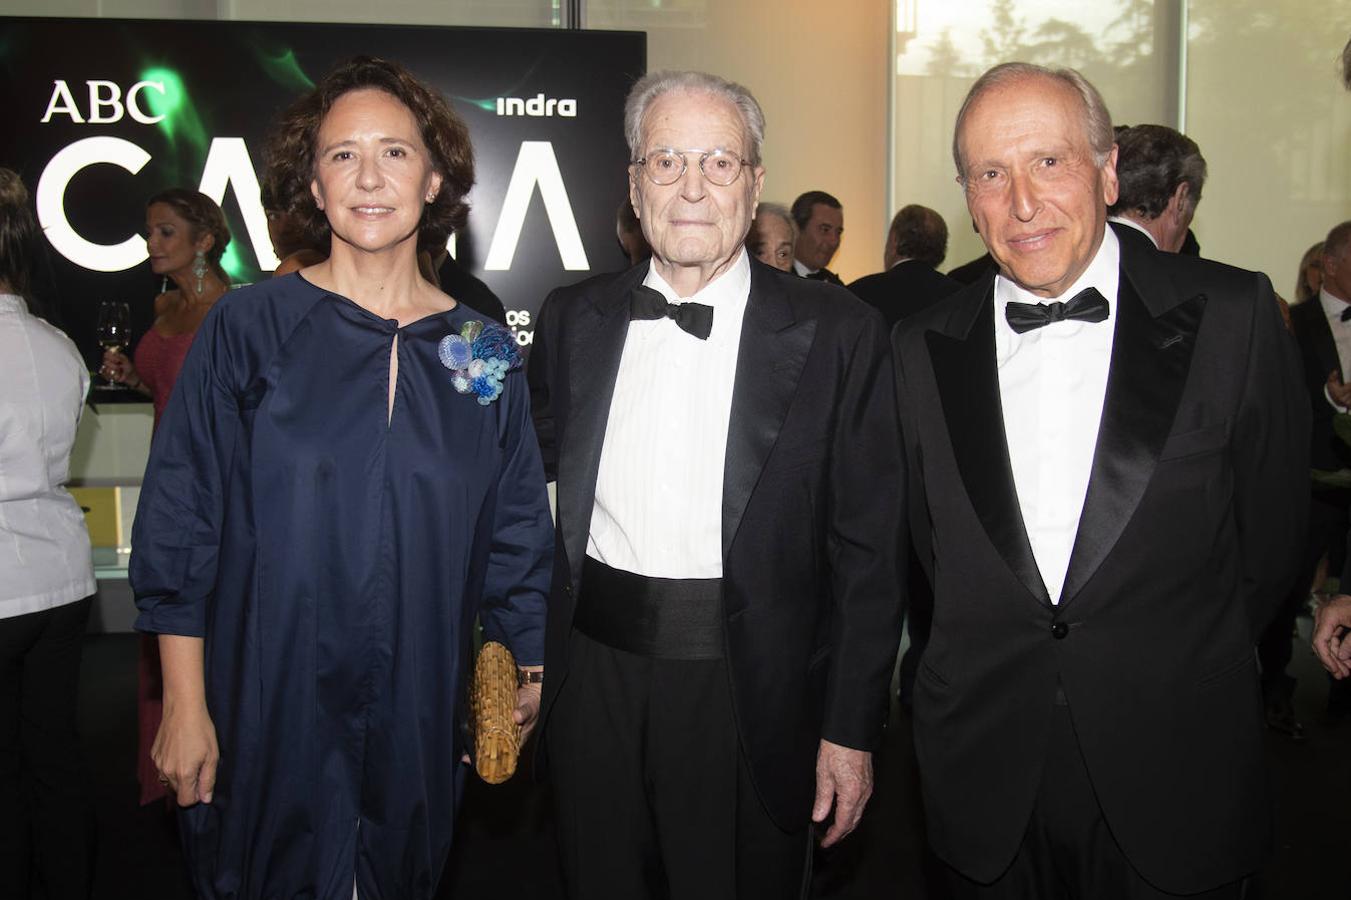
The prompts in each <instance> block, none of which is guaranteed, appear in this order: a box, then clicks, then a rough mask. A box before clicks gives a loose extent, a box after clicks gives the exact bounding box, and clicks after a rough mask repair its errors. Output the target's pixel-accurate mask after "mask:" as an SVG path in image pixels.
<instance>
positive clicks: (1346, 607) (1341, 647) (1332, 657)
mask: <svg viewBox="0 0 1351 900" xmlns="http://www.w3.org/2000/svg"><path fill="white" fill-rule="evenodd" d="M1313 622H1314V627H1313V652H1314V653H1317V654H1318V660H1319V662H1321V663H1322V664H1323V668H1325V669H1327V670H1328V671H1329V672H1331V673H1332V677H1333V678H1338V679H1341V678H1345V677H1347V676H1348V675H1351V640H1348V635H1347V632H1348V630H1351V596H1347V595H1346V594H1338V595H1337V596H1336V597H1333V598H1332V599H1331V600H1329V601H1327V602H1326V603H1320V604H1318V608H1317V609H1316V610H1314V617H1313Z"/></svg>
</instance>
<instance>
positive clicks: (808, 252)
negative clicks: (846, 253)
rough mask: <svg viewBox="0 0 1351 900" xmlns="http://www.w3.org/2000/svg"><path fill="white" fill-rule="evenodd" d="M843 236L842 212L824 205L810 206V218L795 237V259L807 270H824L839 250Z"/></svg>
mask: <svg viewBox="0 0 1351 900" xmlns="http://www.w3.org/2000/svg"><path fill="white" fill-rule="evenodd" d="M843 234H844V210H842V209H836V208H835V207H833V206H830V205H829V204H826V203H815V204H812V217H811V218H810V219H808V220H807V224H806V225H804V226H802V233H801V234H799V235H798V237H797V251H796V252H797V258H798V261H799V262H801V263H802V264H803V265H804V266H806V267H807V268H809V269H811V270H813V271H815V270H817V269H824V268H825V267H826V266H827V265H829V264H830V261H831V259H833V258H834V257H835V251H836V250H838V249H840V238H841V236H843Z"/></svg>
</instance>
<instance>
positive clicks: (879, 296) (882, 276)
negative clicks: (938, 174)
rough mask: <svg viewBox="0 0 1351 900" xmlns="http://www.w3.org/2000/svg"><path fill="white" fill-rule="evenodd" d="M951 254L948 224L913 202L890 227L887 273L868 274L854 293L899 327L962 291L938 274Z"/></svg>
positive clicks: (885, 262) (884, 250)
mask: <svg viewBox="0 0 1351 900" xmlns="http://www.w3.org/2000/svg"><path fill="white" fill-rule="evenodd" d="M947 252H948V226H947V223H945V222H944V221H943V217H942V216H941V215H939V214H938V213H937V212H936V211H935V210H932V209H929V208H928V207H927V206H919V205H918V204H913V203H912V204H910V205H909V206H906V207H904V208H902V209H901V211H900V212H898V213H896V216H895V218H893V219H892V220H891V227H890V228H889V229H887V240H886V244H885V245H884V246H883V248H882V265H883V267H884V269H883V271H881V272H878V273H877V274H875V275H865V276H863V277H862V278H860V279H859V280H858V281H855V282H853V283H852V284H850V285H849V290H851V291H853V292H854V293H855V294H857V295H858V296H859V297H861V298H862V299H863V300H865V301H866V302H867V303H869V304H871V305H873V306H875V307H877V309H878V310H879V311H880V312H881V313H882V316H883V317H884V318H885V319H886V320H887V324H888V325H895V324H896V323H897V322H899V321H900V320H901V319H904V318H905V317H906V316H909V315H913V314H914V313H917V312H919V311H920V310H921V309H924V308H925V307H926V306H931V305H933V304H934V303H937V302H938V301H939V300H942V299H943V298H944V297H946V296H948V295H949V294H951V293H953V292H955V291H957V290H959V289H960V288H961V287H962V285H961V284H960V283H959V282H957V281H954V280H952V279H951V278H948V277H947V276H946V275H941V274H939V272H938V267H939V266H940V265H942V264H943V257H944V256H946V255H947Z"/></svg>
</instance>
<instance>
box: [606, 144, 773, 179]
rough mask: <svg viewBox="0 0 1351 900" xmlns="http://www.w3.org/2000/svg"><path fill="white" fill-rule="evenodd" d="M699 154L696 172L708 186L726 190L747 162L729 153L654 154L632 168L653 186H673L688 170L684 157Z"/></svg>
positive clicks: (719, 151) (667, 152) (671, 152)
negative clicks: (642, 173)
mask: <svg viewBox="0 0 1351 900" xmlns="http://www.w3.org/2000/svg"><path fill="white" fill-rule="evenodd" d="M690 153H697V154H699V171H700V172H702V173H703V174H704V177H705V178H707V179H708V180H709V181H710V182H712V183H713V184H716V185H720V186H722V187H726V186H727V185H729V184H731V183H732V182H734V181H736V180H737V177H738V176H739V175H740V174H741V169H742V168H743V167H744V166H748V165H750V163H748V162H746V160H744V159H742V158H741V157H740V156H739V155H737V154H735V153H733V152H732V151H730V150H668V149H665V148H663V149H660V150H653V151H652V152H651V153H649V154H648V155H647V156H644V157H643V158H642V159H635V160H634V161H633V165H635V166H638V167H639V168H640V169H642V170H643V171H644V172H646V173H647V177H648V178H649V179H651V181H652V183H653V184H675V183H676V182H677V181H679V180H680V179H681V178H684V177H685V172H686V170H687V169H688V168H689V159H688V158H687V154H690Z"/></svg>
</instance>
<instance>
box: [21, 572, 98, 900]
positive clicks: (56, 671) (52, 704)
mask: <svg viewBox="0 0 1351 900" xmlns="http://www.w3.org/2000/svg"><path fill="white" fill-rule="evenodd" d="M89 606H90V599H89V598H88V597H86V598H85V599H83V600H80V601H79V602H76V603H69V604H66V605H64V606H57V607H54V608H52V609H48V610H43V611H41V612H35V613H29V614H27V615H23V616H14V617H12V618H8V619H0V897H3V898H5V900H8V898H11V897H14V898H19V900H24V898H27V897H28V896H29V894H30V891H31V890H32V889H33V888H34V887H36V885H34V884H33V883H32V882H33V879H34V878H36V879H37V880H38V881H39V882H40V883H41V885H42V887H43V888H44V889H45V891H46V896H47V897H48V898H49V900H67V898H69V900H76V898H80V900H83V898H87V897H88V896H89V891H90V887H91V885H92V876H93V863H94V852H93V850H94V827H93V826H94V815H93V805H92V804H91V803H90V802H89V799H88V790H87V786H86V784H85V778H84V766H83V763H82V761H81V757H80V743H79V738H78V736H77V735H76V732H75V713H76V695H77V693H78V688H79V681H80V653H81V650H82V648H83V642H84V630H85V623H86V622H87V621H88V619H89Z"/></svg>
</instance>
